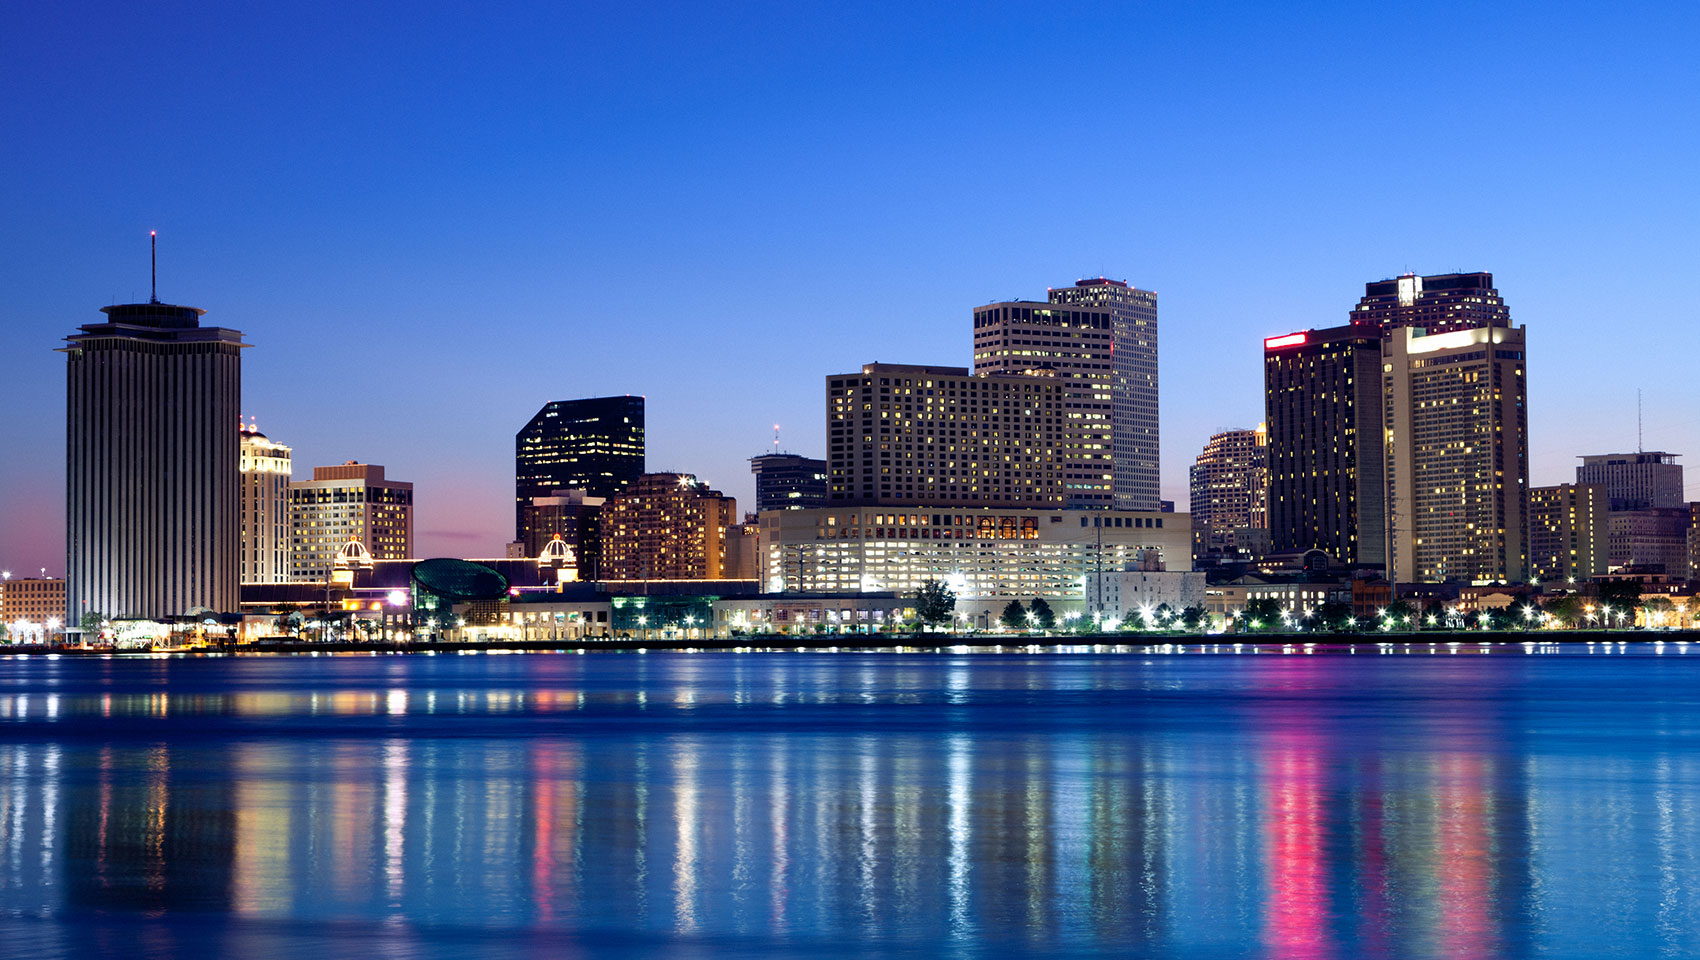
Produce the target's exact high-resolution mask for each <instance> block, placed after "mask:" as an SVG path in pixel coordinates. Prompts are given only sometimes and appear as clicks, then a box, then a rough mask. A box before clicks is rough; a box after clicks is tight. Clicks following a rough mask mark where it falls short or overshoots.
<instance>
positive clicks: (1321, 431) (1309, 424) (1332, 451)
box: [1263, 324, 1387, 566]
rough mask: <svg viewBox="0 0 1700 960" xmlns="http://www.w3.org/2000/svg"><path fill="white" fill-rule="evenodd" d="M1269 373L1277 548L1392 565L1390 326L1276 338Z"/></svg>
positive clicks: (1266, 348) (1270, 343) (1267, 409)
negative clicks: (1387, 416)
mask: <svg viewBox="0 0 1700 960" xmlns="http://www.w3.org/2000/svg"><path fill="white" fill-rule="evenodd" d="M1263 382H1264V413H1265V419H1266V422H1267V423H1268V428H1269V538H1270V550H1272V551H1273V552H1275V553H1291V552H1300V551H1307V550H1321V551H1322V552H1324V553H1326V554H1327V555H1328V556H1330V557H1332V558H1334V559H1335V560H1337V561H1340V562H1342V563H1348V564H1364V565H1368V566H1379V565H1382V564H1385V563H1386V562H1387V550H1386V524H1387V511H1386V501H1385V491H1384V489H1383V486H1382V471H1383V469H1384V464H1383V462H1382V461H1383V457H1382V450H1383V444H1382V435H1381V433H1382V416H1383V409H1382V399H1381V330H1380V328H1379V327H1376V326H1375V325H1373V324H1350V325H1347V326H1344V327H1331V328H1329V329H1326V330H1307V331H1304V332H1301V333H1293V334H1288V335H1286V336H1282V337H1270V338H1269V339H1267V340H1264V341H1263Z"/></svg>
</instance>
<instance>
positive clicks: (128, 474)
mask: <svg viewBox="0 0 1700 960" xmlns="http://www.w3.org/2000/svg"><path fill="white" fill-rule="evenodd" d="M101 312H102V313H104V314H105V315H106V319H105V320H104V321H102V322H100V323H91V324H85V325H83V326H82V327H81V328H79V332H78V333H75V334H72V335H71V336H69V337H66V338H65V339H66V340H67V341H69V344H70V345H69V346H67V347H64V348H62V349H63V352H64V353H65V354H66V357H67V364H66V386H67V391H66V395H67V403H66V419H65V436H66V460H65V510H66V529H65V547H66V581H67V582H66V590H67V595H66V604H67V608H68V609H67V611H66V615H67V617H69V618H79V619H80V618H81V617H82V616H83V615H84V614H86V613H100V614H104V615H105V616H107V617H146V618H163V617H169V616H178V615H185V614H189V613H192V612H195V613H198V612H201V611H216V612H228V611H234V610H235V609H236V608H237V605H238V602H239V593H238V581H239V579H240V578H239V573H240V562H239V561H240V557H239V552H240V545H239V541H240V535H241V519H240V515H239V503H238V476H237V469H238V463H239V460H240V455H239V453H238V436H237V424H238V422H239V419H240V412H241V397H242V356H241V352H242V350H243V348H245V347H246V346H248V345H247V344H245V343H243V342H242V334H241V332H240V331H237V330H230V329H226V328H223V327H203V326H201V321H200V318H201V317H202V316H203V315H204V314H205V313H206V311H205V310H202V309H200V308H198V307H185V306H177V305H174V304H167V303H160V302H159V301H158V300H157V299H154V300H150V301H149V302H148V303H130V304H119V305H116V306H110V307H103V308H102V309H101Z"/></svg>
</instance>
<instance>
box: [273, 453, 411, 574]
mask: <svg viewBox="0 0 1700 960" xmlns="http://www.w3.org/2000/svg"><path fill="white" fill-rule="evenodd" d="M289 521H290V553H289V571H290V578H291V579H293V580H294V581H296V582H297V583H319V582H322V581H324V580H325V579H327V578H328V577H330V575H331V569H332V566H333V564H335V562H336V555H337V552H338V551H340V550H341V549H342V548H343V545H344V544H346V543H348V542H349V541H350V540H358V541H360V543H361V544H363V545H364V546H365V548H366V552H367V554H369V555H370V556H371V558H372V559H373V560H404V559H407V558H408V557H410V556H412V555H413V484H411V483H407V482H405V481H401V480H390V479H388V478H386V477H385V476H384V468H383V467H381V466H378V465H377V464H372V463H359V462H356V461H354V460H350V461H348V462H347V463H343V464H339V465H337V466H334V467H314V468H313V479H311V480H297V481H295V482H294V483H291V484H290V485H289Z"/></svg>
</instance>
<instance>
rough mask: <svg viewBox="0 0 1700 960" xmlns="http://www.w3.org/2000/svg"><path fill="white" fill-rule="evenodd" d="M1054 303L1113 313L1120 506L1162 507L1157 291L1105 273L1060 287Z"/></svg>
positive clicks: (1113, 452)
mask: <svg viewBox="0 0 1700 960" xmlns="http://www.w3.org/2000/svg"><path fill="white" fill-rule="evenodd" d="M1048 299H1049V300H1050V301H1051V302H1052V303H1056V304H1065V305H1068V306H1075V307H1090V308H1093V309H1098V310H1106V311H1108V312H1109V314H1110V334H1111V341H1110V457H1111V461H1112V467H1111V470H1110V473H1111V476H1112V477H1113V479H1112V480H1111V484H1112V486H1113V488H1114V489H1113V491H1112V492H1113V493H1114V495H1115V507H1116V509H1117V510H1156V509H1158V507H1159V506H1160V499H1161V496H1162V494H1161V492H1160V487H1159V480H1158V468H1159V465H1160V460H1159V457H1158V449H1157V448H1158V439H1159V438H1158V423H1157V294H1156V293H1155V292H1153V291H1151V290H1141V289H1139V288H1138V287H1134V286H1130V285H1129V284H1127V283H1125V282H1123V281H1120V280H1107V279H1104V278H1103V277H1099V278H1097V279H1092V280H1078V281H1076V282H1075V284H1074V286H1072V287H1055V288H1053V289H1052V290H1051V291H1050V296H1049V298H1048Z"/></svg>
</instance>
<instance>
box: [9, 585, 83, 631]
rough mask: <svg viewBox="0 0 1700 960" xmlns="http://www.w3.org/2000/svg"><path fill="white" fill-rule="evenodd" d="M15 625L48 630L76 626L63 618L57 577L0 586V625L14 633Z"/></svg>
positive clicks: (62, 594)
mask: <svg viewBox="0 0 1700 960" xmlns="http://www.w3.org/2000/svg"><path fill="white" fill-rule="evenodd" d="M19 621H23V622H24V623H27V624H30V625H31V626H33V627H43V628H48V629H50V630H56V629H57V628H59V627H75V626H77V624H75V623H71V622H70V618H69V617H68V616H67V611H66V608H65V581H64V580H62V579H60V578H58V577H23V578H20V579H17V580H11V579H8V580H6V581H5V582H4V583H0V623H4V624H6V625H7V629H14V625H16V624H18V622H19ZM20 636H21V634H20Z"/></svg>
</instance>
